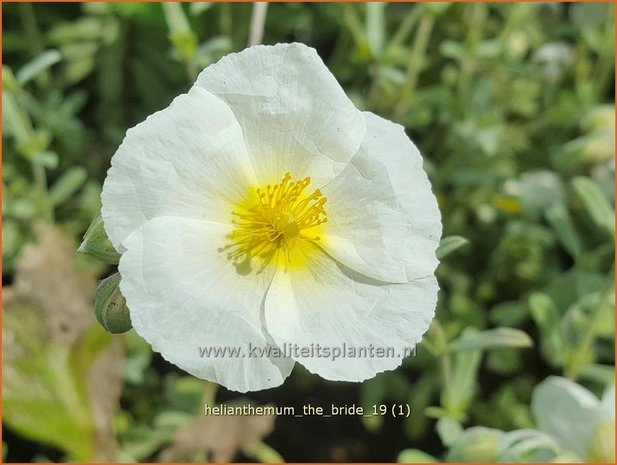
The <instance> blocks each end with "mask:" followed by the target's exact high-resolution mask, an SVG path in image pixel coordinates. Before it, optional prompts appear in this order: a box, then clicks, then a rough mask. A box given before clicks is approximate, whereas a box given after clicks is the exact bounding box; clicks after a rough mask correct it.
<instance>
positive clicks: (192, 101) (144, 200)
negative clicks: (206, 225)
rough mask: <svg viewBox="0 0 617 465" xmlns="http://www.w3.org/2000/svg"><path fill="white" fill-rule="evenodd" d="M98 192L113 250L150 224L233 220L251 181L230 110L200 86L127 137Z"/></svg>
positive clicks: (241, 144)
mask: <svg viewBox="0 0 617 465" xmlns="http://www.w3.org/2000/svg"><path fill="white" fill-rule="evenodd" d="M111 163H112V166H111V168H110V169H109V171H108V173H107V178H106V179H105V184H104V185H103V193H102V196H101V198H102V202H103V207H102V212H101V213H102V216H103V221H104V223H105V229H106V231H107V234H108V235H109V238H110V239H111V242H112V243H113V244H114V246H115V247H116V249H118V251H120V252H122V251H123V250H124V248H123V246H122V241H123V240H124V239H125V238H126V237H128V235H129V234H131V233H132V232H133V231H134V230H135V229H137V228H139V227H140V226H141V225H143V224H144V223H145V222H146V221H148V220H149V219H152V218H155V217H158V216H165V215H171V216H181V217H186V218H196V219H207V220H210V221H220V222H227V223H229V222H230V221H231V209H232V207H231V206H230V205H231V204H233V202H237V201H239V200H240V199H242V198H243V196H244V195H246V190H247V189H248V186H249V185H251V184H252V183H254V173H253V172H252V170H251V167H250V166H251V165H250V161H249V160H248V155H247V152H246V147H245V146H244V142H243V139H242V131H241V129H240V126H239V125H238V122H237V121H236V120H235V117H234V115H233V113H232V112H231V110H230V109H229V108H228V107H227V105H225V103H224V102H222V101H221V100H220V99H218V98H217V97H215V96H214V95H212V94H210V93H209V92H207V91H205V90H204V89H202V88H199V87H193V88H192V89H191V90H190V92H189V93H188V94H183V95H180V96H179V97H177V98H176V99H175V100H174V101H173V102H172V103H171V105H170V106H169V107H167V108H166V109H164V110H162V111H159V112H157V113H154V114H153V115H151V116H149V117H148V119H146V121H144V122H142V123H140V124H138V125H137V126H135V127H134V128H132V129H130V130H129V131H128V132H127V135H126V137H125V139H124V141H123V142H122V145H120V147H119V148H118V151H117V152H116V154H115V155H114V156H113V158H112V161H111Z"/></svg>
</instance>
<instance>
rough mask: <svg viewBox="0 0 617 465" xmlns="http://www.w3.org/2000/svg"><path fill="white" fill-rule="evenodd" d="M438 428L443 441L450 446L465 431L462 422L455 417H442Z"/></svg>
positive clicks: (438, 422)
mask: <svg viewBox="0 0 617 465" xmlns="http://www.w3.org/2000/svg"><path fill="white" fill-rule="evenodd" d="M436 429H437V434H439V438H440V439H441V442H442V443H443V444H444V445H445V446H448V447H449V446H451V445H452V444H454V442H455V441H456V440H457V439H458V437H459V436H460V435H461V433H462V432H463V427H462V426H461V424H460V423H459V422H458V421H457V420H455V419H454V418H450V417H443V418H440V419H439V420H438V421H437V426H436Z"/></svg>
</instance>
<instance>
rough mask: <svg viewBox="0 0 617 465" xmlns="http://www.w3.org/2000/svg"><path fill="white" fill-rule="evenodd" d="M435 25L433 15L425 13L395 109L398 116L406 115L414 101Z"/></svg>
mask: <svg viewBox="0 0 617 465" xmlns="http://www.w3.org/2000/svg"><path fill="white" fill-rule="evenodd" d="M434 24H435V17H434V16H433V15H432V14H431V13H425V14H424V16H422V19H421V20H420V25H419V26H418V31H417V32H416V37H415V40H414V44H413V48H412V50H411V57H410V58H409V62H408V64H407V75H406V77H405V82H404V83H403V86H402V88H401V94H400V101H399V104H398V105H397V107H396V109H395V112H394V113H395V115H396V116H399V117H400V116H402V115H404V114H405V113H406V112H407V110H408V109H409V105H410V103H411V102H412V100H413V94H414V91H415V90H416V86H417V85H418V78H419V77H420V72H421V71H422V68H423V64H424V61H425V55H426V50H427V47H428V42H429V39H430V37H431V33H432V31H433V26H434Z"/></svg>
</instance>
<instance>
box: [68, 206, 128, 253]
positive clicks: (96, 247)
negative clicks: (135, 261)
mask: <svg viewBox="0 0 617 465" xmlns="http://www.w3.org/2000/svg"><path fill="white" fill-rule="evenodd" d="M77 251H78V252H82V253H87V254H89V255H92V256H94V257H96V258H98V259H99V260H103V261H104V262H107V263H112V264H114V265H117V264H118V262H119V261H120V254H119V253H118V252H117V251H116V249H115V248H114V246H113V245H112V243H111V241H110V240H109V238H108V237H107V233H106V232H105V228H104V227H103V218H101V214H100V213H99V214H98V215H97V216H96V218H94V219H93V220H92V223H90V226H89V227H88V230H87V231H86V234H84V240H83V241H82V243H81V245H80V246H79V249H77Z"/></svg>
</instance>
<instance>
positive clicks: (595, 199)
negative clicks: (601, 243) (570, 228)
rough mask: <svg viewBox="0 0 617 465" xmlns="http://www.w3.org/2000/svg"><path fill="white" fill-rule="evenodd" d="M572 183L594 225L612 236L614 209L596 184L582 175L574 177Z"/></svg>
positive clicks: (613, 233) (613, 235)
mask: <svg viewBox="0 0 617 465" xmlns="http://www.w3.org/2000/svg"><path fill="white" fill-rule="evenodd" d="M572 185H573V186H574V190H575V191H576V193H577V195H578V196H579V198H580V199H581V201H582V202H583V205H584V207H585V209H586V210H587V213H588V214H589V216H590V217H591V219H592V220H593V222H594V223H595V224H596V226H597V227H598V228H599V229H601V230H602V231H604V232H606V233H607V234H609V235H610V236H611V237H613V238H614V237H615V210H614V209H613V208H612V207H611V206H610V205H609V203H608V201H607V200H606V197H605V196H604V195H603V194H602V192H601V191H600V189H599V188H598V186H597V185H596V184H595V183H594V182H593V181H592V180H591V179H589V178H585V177H582V176H578V177H576V178H574V179H573V180H572Z"/></svg>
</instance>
